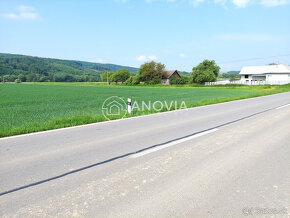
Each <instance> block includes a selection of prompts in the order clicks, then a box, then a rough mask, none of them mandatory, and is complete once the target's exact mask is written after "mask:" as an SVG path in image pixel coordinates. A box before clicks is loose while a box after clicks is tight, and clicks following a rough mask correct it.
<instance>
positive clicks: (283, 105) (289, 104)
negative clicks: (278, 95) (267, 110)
mask: <svg viewBox="0 0 290 218" xmlns="http://www.w3.org/2000/svg"><path fill="white" fill-rule="evenodd" d="M289 105H290V104H285V105H283V106H280V107H277V108H276V110H278V109H281V108H284V107H287V106H289Z"/></svg>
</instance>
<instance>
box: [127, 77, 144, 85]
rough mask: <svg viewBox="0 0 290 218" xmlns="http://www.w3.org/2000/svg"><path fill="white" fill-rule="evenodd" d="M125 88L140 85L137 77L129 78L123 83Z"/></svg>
mask: <svg viewBox="0 0 290 218" xmlns="http://www.w3.org/2000/svg"><path fill="white" fill-rule="evenodd" d="M124 84H125V85H126V86H133V85H138V84H140V81H139V77H138V76H130V77H129V78H128V79H127V80H126V81H125V83H124Z"/></svg>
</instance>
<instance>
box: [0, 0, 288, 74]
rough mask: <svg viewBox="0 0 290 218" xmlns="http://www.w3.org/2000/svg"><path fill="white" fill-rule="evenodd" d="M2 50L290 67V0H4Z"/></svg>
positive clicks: (225, 66) (188, 65) (126, 61)
mask: <svg viewBox="0 0 290 218" xmlns="http://www.w3.org/2000/svg"><path fill="white" fill-rule="evenodd" d="M0 53H12V54H24V55H32V56H39V57H50V58H60V59H68V60H82V61H91V62H99V63H113V64H121V65H126V66H135V67H139V66H140V65H141V64H143V63H144V62H146V61H150V60H155V61H158V62H162V63H164V64H165V65H166V68H167V69H168V70H175V69H178V70H185V71H191V69H192V67H194V66H196V65H198V64H199V63H200V62H201V61H203V60H204V59H209V60H215V61H216V63H217V64H218V65H219V66H221V70H222V71H229V70H240V69H241V68H242V66H245V65H264V64H269V63H271V62H280V63H284V64H289V65H290V0H96V1H93V0H82V1H77V0H49V1H40V0H5V1H4V0H0Z"/></svg>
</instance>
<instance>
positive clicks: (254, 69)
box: [239, 64, 290, 75]
mask: <svg viewBox="0 0 290 218" xmlns="http://www.w3.org/2000/svg"><path fill="white" fill-rule="evenodd" d="M268 73H290V66H289V65H286V64H275V65H267V66H247V67H243V68H242V70H241V72H240V73H239V74H240V75H245V74H250V75H251V74H254V75H259V74H268Z"/></svg>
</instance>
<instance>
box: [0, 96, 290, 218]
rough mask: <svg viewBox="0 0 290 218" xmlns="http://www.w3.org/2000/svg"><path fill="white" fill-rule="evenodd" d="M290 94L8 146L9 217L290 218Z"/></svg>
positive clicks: (0, 197)
mask: <svg viewBox="0 0 290 218" xmlns="http://www.w3.org/2000/svg"><path fill="white" fill-rule="evenodd" d="M289 115H290V92H288V93H282V94H277V95H271V96H264V97H258V98H252V99H246V100H239V101H233V102H227V103H221V104H216V105H209V106H203V107H198V108H192V109H187V110H181V111H174V112H166V113H159V114H154V115H149V116H142V117H137V118H131V119H123V120H119V121H111V122H104V123H96V124H89V125H84V126H80V127H72V128H66V129H60V130H53V131H46V132H41V133H36V134H29V135H23V136H16V137H8V138H2V139H0V178H1V183H0V215H1V216H3V217H10V216H16V217H28V216H33V217H35V216H36V217H42V216H53V217H55V216H58V217H72V216H75V217H84V216H85V217H92V216H94V217H136V216H137V217H149V216H150V217H244V216H258V215H262V216H264V217H265V216H266V217H267V216H272V215H277V216H279V217H288V216H289V214H290V200H289V196H290V170H289V167H290V158H289V154H290V132H289V130H290V117H289Z"/></svg>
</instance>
